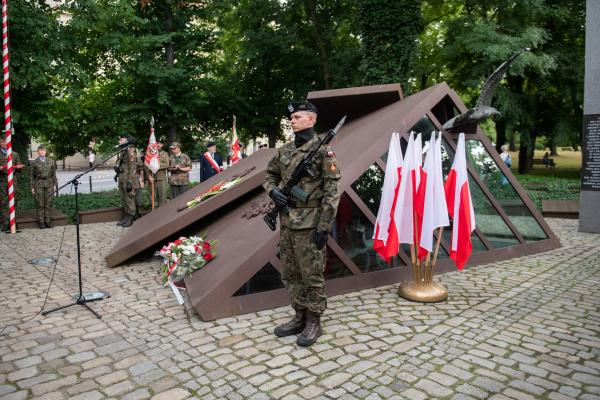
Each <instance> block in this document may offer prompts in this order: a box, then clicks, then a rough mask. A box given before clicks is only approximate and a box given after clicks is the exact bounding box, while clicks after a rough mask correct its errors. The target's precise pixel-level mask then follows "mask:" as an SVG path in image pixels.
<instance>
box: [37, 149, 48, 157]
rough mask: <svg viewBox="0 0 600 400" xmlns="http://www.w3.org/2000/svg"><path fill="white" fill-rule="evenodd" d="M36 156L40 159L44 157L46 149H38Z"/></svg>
mask: <svg viewBox="0 0 600 400" xmlns="http://www.w3.org/2000/svg"><path fill="white" fill-rule="evenodd" d="M38 156H40V157H46V149H39V150H38Z"/></svg>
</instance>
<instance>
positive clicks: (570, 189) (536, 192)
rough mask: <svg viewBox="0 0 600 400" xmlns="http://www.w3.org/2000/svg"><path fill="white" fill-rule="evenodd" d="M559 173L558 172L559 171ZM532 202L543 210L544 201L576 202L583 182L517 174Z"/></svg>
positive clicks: (572, 179)
mask: <svg viewBox="0 0 600 400" xmlns="http://www.w3.org/2000/svg"><path fill="white" fill-rule="evenodd" d="M557 172H558V170H557ZM515 176H516V178H517V180H518V181H519V183H520V184H521V185H522V186H523V188H524V189H525V191H526V192H527V194H528V195H529V197H530V198H531V200H532V201H533V202H534V203H535V205H536V206H537V208H538V209H540V210H541V209H542V200H575V199H578V198H579V192H580V190H581V180H580V179H579V177H577V178H575V179H574V178H563V177H558V176H555V175H538V174H525V175H519V174H515Z"/></svg>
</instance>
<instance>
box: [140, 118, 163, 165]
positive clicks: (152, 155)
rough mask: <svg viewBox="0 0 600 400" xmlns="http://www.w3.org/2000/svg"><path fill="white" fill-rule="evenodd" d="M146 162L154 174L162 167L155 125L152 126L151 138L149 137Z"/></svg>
mask: <svg viewBox="0 0 600 400" xmlns="http://www.w3.org/2000/svg"><path fill="white" fill-rule="evenodd" d="M144 164H146V167H148V169H149V170H150V171H152V173H153V174H156V172H157V171H158V170H159V169H160V158H159V156H158V146H157V144H156V136H154V127H153V126H152V127H151V128H150V139H148V147H147V148H146V156H145V157H144Z"/></svg>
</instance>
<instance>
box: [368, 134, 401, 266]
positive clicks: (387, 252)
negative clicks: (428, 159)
mask: <svg viewBox="0 0 600 400" xmlns="http://www.w3.org/2000/svg"><path fill="white" fill-rule="evenodd" d="M401 171H402V150H401V149H400V135H399V134H398V133H396V132H394V133H392V138H391V139H390V146H389V149H388V156H387V161H386V167H385V177H384V180H383V191H382V194H381V202H380V203H379V210H378V212H377V220H376V222H375V233H374V234H373V249H374V250H375V251H376V252H377V253H378V254H379V255H380V256H381V257H382V258H383V259H384V260H385V261H386V262H388V263H389V262H390V260H391V258H392V257H393V256H395V255H397V254H398V246H399V243H398V231H397V228H396V223H395V220H394V219H395V218H394V210H395V208H396V202H397V200H398V190H399V189H400V173H401Z"/></svg>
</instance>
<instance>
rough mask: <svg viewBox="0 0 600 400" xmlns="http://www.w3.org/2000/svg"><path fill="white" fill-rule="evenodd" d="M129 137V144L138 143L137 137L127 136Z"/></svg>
mask: <svg viewBox="0 0 600 400" xmlns="http://www.w3.org/2000/svg"><path fill="white" fill-rule="evenodd" d="M125 137H126V138H127V144H136V143H137V139H136V138H134V137H133V136H125Z"/></svg>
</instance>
